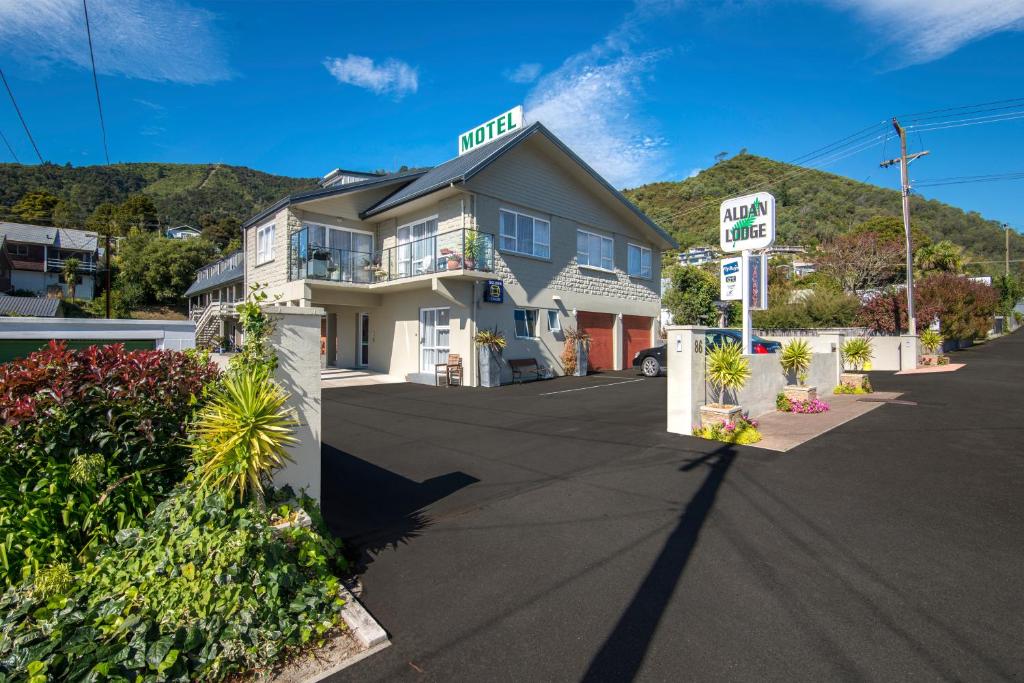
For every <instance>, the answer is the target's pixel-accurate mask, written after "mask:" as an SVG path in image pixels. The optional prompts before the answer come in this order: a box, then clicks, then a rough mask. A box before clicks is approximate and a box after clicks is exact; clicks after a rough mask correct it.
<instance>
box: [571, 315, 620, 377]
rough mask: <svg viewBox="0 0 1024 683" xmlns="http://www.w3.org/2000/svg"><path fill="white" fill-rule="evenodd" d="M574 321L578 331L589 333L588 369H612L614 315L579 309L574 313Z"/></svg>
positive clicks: (613, 365)
mask: <svg viewBox="0 0 1024 683" xmlns="http://www.w3.org/2000/svg"><path fill="white" fill-rule="evenodd" d="M576 322H577V324H578V325H579V328H580V331H582V332H586V333H587V334H589V335H590V363H589V367H590V370H591V371H596V370H612V369H613V368H614V367H615V361H614V358H615V355H614V352H613V346H614V343H613V337H614V330H615V316H614V315H612V314H611V313H591V312H589V311H579V312H578V313H577V314H576Z"/></svg>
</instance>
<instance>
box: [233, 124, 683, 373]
mask: <svg viewBox="0 0 1024 683" xmlns="http://www.w3.org/2000/svg"><path fill="white" fill-rule="evenodd" d="M347 175H349V176H350V177H353V178H355V177H357V176H360V175H361V176H365V177H360V178H359V179H354V180H348V181H346V182H339V183H334V184H329V185H327V186H326V187H322V188H319V189H315V190H310V191H307V192H301V193H297V194H293V195H291V196H288V197H285V198H284V199H282V200H280V201H278V202H277V203H275V204H274V205H273V206H271V207H269V208H268V209H266V210H265V211H263V212H261V213H260V214H258V215H256V216H254V217H253V218H251V219H249V220H248V221H246V222H245V223H244V224H243V226H242V227H243V231H244V244H245V254H246V255H245V282H246V286H247V287H248V286H249V285H251V284H253V283H261V284H266V285H267V289H268V293H269V294H270V295H271V296H272V297H280V301H281V302H282V303H285V304H288V305H296V306H319V307H323V308H324V310H325V311H326V317H325V318H324V319H323V321H322V324H321V338H322V343H321V349H322V357H321V362H322V364H324V365H331V366H336V367H356V368H362V367H365V368H369V369H371V370H376V371H382V372H387V373H390V374H392V375H398V376H405V377H406V378H407V379H409V380H411V381H421V382H433V373H434V366H435V364H436V363H444V362H445V361H446V360H447V358H448V354H449V353H454V354H459V355H460V356H461V357H462V360H463V363H464V366H465V369H466V374H467V380H468V381H467V384H471V385H475V384H477V367H476V366H477V363H476V350H475V348H474V345H473V342H472V339H473V335H474V334H475V332H476V331H477V330H480V329H485V328H487V329H497V330H498V331H500V332H502V333H503V334H504V335H505V337H506V338H507V339H508V347H507V348H506V349H505V351H504V358H505V359H520V358H536V359H537V360H538V361H539V362H540V363H541V364H542V365H544V366H547V367H548V368H551V369H552V370H553V371H554V372H555V373H557V374H561V366H560V361H559V358H560V356H561V352H562V348H563V341H564V337H563V330H565V328H567V327H569V326H578V327H579V328H582V329H584V330H586V331H587V332H588V333H590V335H591V337H592V343H591V349H590V363H591V367H592V369H596V370H613V369H620V368H623V367H628V366H629V363H630V362H631V361H632V354H633V353H635V352H636V351H638V350H640V349H643V348H647V347H650V346H651V345H652V342H653V341H654V340H655V339H656V338H657V333H658V329H659V327H658V317H659V312H660V296H659V294H660V292H659V282H660V278H661V274H660V272H659V271H660V264H661V252H662V250H664V249H669V248H676V247H677V245H676V243H675V241H674V240H673V239H672V238H671V237H670V236H669V235H668V234H667V233H666V232H665V231H664V230H662V229H661V228H660V227H658V226H657V225H656V224H655V223H654V222H653V221H651V220H650V219H649V218H647V216H645V215H644V214H643V213H641V212H640V210H639V209H637V208H636V207H635V206H634V205H633V204H631V203H630V202H629V201H628V200H627V199H626V198H625V197H623V196H622V194H620V193H619V192H618V191H616V190H615V189H614V188H613V187H612V186H611V185H609V184H608V183H607V181H605V180H604V179H603V178H601V177H600V176H599V175H598V174H597V173H596V172H595V171H594V170H593V169H591V168H590V167H589V166H587V165H586V164H585V163H584V162H583V161H582V160H581V159H580V158H579V157H577V156H576V155H575V154H574V153H573V152H572V151H571V150H570V149H569V148H568V147H566V146H565V145H564V144H563V143H562V142H561V141H560V140H558V139H557V138H556V137H555V136H554V135H553V134H552V133H551V132H550V131H548V130H547V129H546V128H545V127H544V126H543V125H541V124H540V123H534V124H531V125H529V126H527V127H524V128H522V129H520V130H518V131H516V132H514V133H512V134H509V135H506V136H505V137H502V138H499V139H498V140H495V141H493V142H491V143H489V144H487V145H483V146H481V147H479V148H476V149H474V150H472V151H470V152H467V153H466V154H463V155H462V156H459V157H456V158H454V159H451V160H450V161H447V162H445V163H443V164H441V165H439V166H437V167H434V168H431V169H428V170H418V171H410V172H406V173H396V174H391V175H385V176H375V175H371V174H352V173H348V174H347ZM329 177H330V176H329ZM509 377H510V375H509V373H508V371H507V369H506V371H505V379H506V380H508V379H509Z"/></svg>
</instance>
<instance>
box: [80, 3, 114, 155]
mask: <svg viewBox="0 0 1024 683" xmlns="http://www.w3.org/2000/svg"><path fill="white" fill-rule="evenodd" d="M82 11H83V12H84V13H85V34H86V35H87V36H88V37H89V60H90V61H91V62H92V85H93V87H94V88H95V89H96V108H97V109H99V112H100V131H101V132H102V133H103V156H104V157H105V158H106V160H107V166H109V165H110V152H109V151H108V149H107V126H106V124H105V123H104V122H103V102H102V101H101V100H100V82H99V79H98V78H97V77H96V55H95V54H94V53H93V49H92V29H91V28H90V27H89V5H88V4H86V0H82Z"/></svg>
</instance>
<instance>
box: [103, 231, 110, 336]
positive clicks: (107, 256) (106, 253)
mask: <svg viewBox="0 0 1024 683" xmlns="http://www.w3.org/2000/svg"><path fill="white" fill-rule="evenodd" d="M103 258H104V260H105V261H106V266H105V267H106V270H107V320H110V232H109V231H108V232H107V247H106V249H104V250H103Z"/></svg>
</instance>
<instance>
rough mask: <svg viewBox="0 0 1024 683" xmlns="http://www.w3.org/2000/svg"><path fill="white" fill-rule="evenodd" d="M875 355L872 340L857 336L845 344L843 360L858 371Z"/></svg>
mask: <svg viewBox="0 0 1024 683" xmlns="http://www.w3.org/2000/svg"><path fill="white" fill-rule="evenodd" d="M873 357H874V353H872V351H871V342H869V341H868V340H867V339H866V338H865V337H855V338H853V339H849V340H847V341H846V343H844V344H843V360H844V361H846V364H847V365H849V366H851V367H852V368H853V369H854V370H855V371H857V372H860V371H861V370H863V369H864V366H865V365H867V364H868V362H869V361H870V360H871V359H872V358H873Z"/></svg>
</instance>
